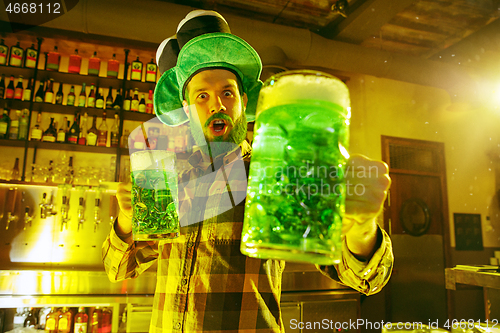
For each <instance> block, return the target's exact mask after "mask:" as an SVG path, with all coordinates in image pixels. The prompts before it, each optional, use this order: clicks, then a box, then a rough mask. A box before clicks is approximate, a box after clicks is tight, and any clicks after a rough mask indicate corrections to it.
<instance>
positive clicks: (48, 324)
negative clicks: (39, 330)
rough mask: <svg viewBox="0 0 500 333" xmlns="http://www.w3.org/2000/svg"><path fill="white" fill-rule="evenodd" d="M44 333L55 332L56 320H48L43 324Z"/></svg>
mask: <svg viewBox="0 0 500 333" xmlns="http://www.w3.org/2000/svg"><path fill="white" fill-rule="evenodd" d="M45 330H46V331H55V330H56V320H55V319H54V318H48V319H47V322H46V323H45Z"/></svg>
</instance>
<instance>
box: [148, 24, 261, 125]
mask: <svg viewBox="0 0 500 333" xmlns="http://www.w3.org/2000/svg"><path fill="white" fill-rule="evenodd" d="M210 68H218V69H220V68H222V69H224V68H227V69H228V70H231V71H232V72H234V73H236V74H237V75H238V76H239V77H240V80H241V82H242V84H243V90H244V92H245V93H246V94H247V97H248V103H247V107H246V116H247V120H248V121H253V120H255V109H256V106H257V99H258V96H259V92H260V88H261V87H262V82H261V81H260V80H259V77H260V73H261V70H262V62H261V60H260V57H259V55H258V54H257V52H256V51H255V50H254V49H253V48H252V47H251V46H250V45H249V44H248V43H247V42H245V41H244V40H243V39H241V38H239V37H237V36H235V35H232V34H228V33H209V34H204V35H201V36H198V37H196V38H193V39H191V40H190V41H189V42H187V43H186V45H184V47H182V49H181V51H180V53H179V56H178V59H177V65H176V66H175V67H174V68H172V69H170V70H168V71H167V72H165V73H164V74H163V75H162V77H161V78H160V80H159V81H158V84H157V85H156V88H155V93H154V107H155V113H156V115H157V116H158V118H159V119H160V120H161V121H162V122H163V123H165V124H166V125H169V126H177V125H180V124H183V123H185V122H186V121H187V120H188V118H187V116H186V115H185V113H184V111H183V110H182V99H183V97H182V89H183V88H184V84H185V83H186V81H187V80H189V79H190V78H191V76H192V75H193V74H195V73H197V72H199V71H200V70H205V69H207V70H208V69H210ZM179 109H181V111H182V114H181V112H179ZM171 112H173V113H171Z"/></svg>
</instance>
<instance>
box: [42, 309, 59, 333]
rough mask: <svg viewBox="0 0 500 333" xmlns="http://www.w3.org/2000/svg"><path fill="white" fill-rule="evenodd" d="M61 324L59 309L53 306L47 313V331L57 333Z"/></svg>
mask: <svg viewBox="0 0 500 333" xmlns="http://www.w3.org/2000/svg"><path fill="white" fill-rule="evenodd" d="M58 324H59V311H57V310H56V308H54V307H53V308H52V309H51V310H50V312H49V314H48V315H47V318H46V320H45V332H47V333H57V328H58Z"/></svg>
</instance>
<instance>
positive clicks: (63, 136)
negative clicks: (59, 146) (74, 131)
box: [57, 132, 66, 142]
mask: <svg viewBox="0 0 500 333" xmlns="http://www.w3.org/2000/svg"><path fill="white" fill-rule="evenodd" d="M65 141H66V133H65V132H59V133H57V142H65Z"/></svg>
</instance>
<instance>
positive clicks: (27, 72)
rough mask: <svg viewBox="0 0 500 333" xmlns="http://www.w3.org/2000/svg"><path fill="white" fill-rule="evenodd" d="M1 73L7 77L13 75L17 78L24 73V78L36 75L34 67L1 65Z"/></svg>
mask: <svg viewBox="0 0 500 333" xmlns="http://www.w3.org/2000/svg"><path fill="white" fill-rule="evenodd" d="M0 74H5V77H6V78H9V76H11V75H13V76H14V77H15V78H16V79H17V78H18V77H19V75H22V76H23V78H24V79H27V78H31V77H33V75H35V69H34V68H24V67H12V66H0Z"/></svg>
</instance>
